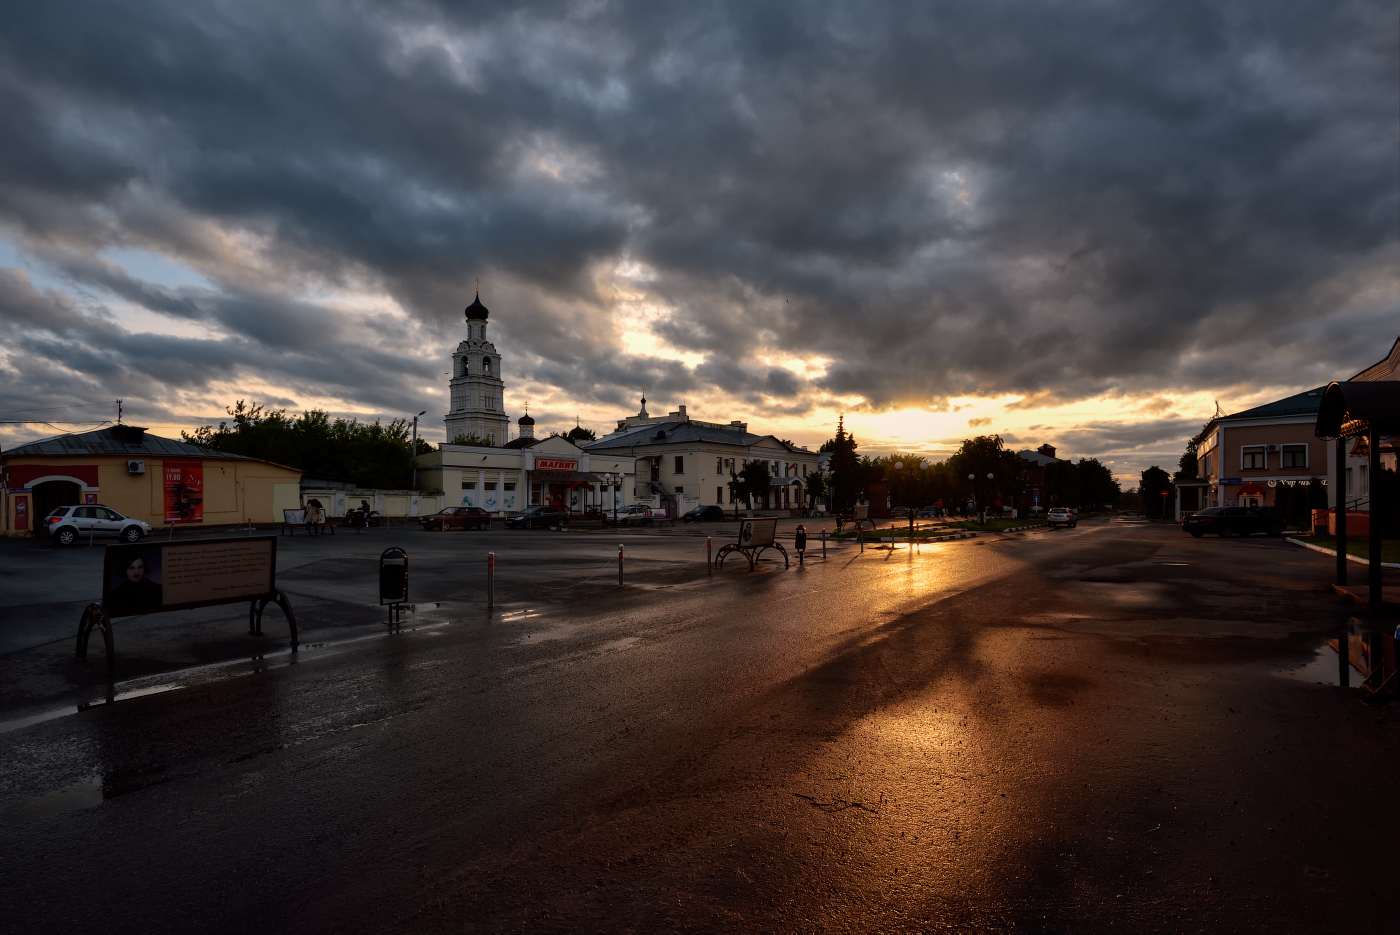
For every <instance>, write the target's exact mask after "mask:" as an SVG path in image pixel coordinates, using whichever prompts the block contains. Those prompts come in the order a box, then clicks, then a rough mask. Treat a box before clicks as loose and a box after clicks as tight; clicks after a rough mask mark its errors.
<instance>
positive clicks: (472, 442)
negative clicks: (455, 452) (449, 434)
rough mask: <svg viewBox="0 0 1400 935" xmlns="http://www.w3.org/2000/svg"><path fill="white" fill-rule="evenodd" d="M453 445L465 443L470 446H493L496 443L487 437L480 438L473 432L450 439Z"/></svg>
mask: <svg viewBox="0 0 1400 935" xmlns="http://www.w3.org/2000/svg"><path fill="white" fill-rule="evenodd" d="M451 443H452V444H454V445H467V446H469V447H472V448H495V447H496V445H495V443H494V442H492V441H491V440H490V439H489V438H482V437H481V436H480V435H478V434H476V433H475V432H470V433H468V434H466V435H458V436H457V437H455V438H453V439H452V442H451Z"/></svg>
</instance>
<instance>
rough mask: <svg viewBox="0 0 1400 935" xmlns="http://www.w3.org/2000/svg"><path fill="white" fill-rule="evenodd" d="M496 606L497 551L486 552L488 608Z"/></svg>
mask: <svg viewBox="0 0 1400 935" xmlns="http://www.w3.org/2000/svg"><path fill="white" fill-rule="evenodd" d="M495 606H496V553H495V552H487V553H486V609H487V610H490V609H491V608H493V607H495Z"/></svg>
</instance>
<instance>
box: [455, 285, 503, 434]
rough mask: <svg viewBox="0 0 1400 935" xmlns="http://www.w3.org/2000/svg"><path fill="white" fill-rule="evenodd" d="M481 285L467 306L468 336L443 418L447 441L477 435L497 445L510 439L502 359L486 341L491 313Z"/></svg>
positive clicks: (461, 346) (459, 347)
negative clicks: (450, 404)
mask: <svg viewBox="0 0 1400 935" xmlns="http://www.w3.org/2000/svg"><path fill="white" fill-rule="evenodd" d="M480 288H481V287H480V286H478V287H477V290H478V291H477V296H476V298H475V299H474V300H473V301H472V304H471V305H469V306H467V312H466V316H467V339H466V340H465V341H463V342H462V343H461V344H458V345H457V350H456V352H455V353H454V354H453V355H452V379H451V380H450V381H448V388H449V390H450V392H451V399H452V406H451V410H452V411H451V412H449V413H448V414H447V415H446V416H445V417H444V418H443V422H444V424H446V426H447V442H448V444H451V443H452V440H453V439H455V438H456V437H457V436H459V435H475V436H477V437H478V438H484V439H486V440H487V441H489V442H490V443H491V444H493V445H498V446H499V445H504V444H505V443H506V442H508V441H510V434H509V425H510V423H509V422H508V421H507V420H506V410H505V402H504V396H505V388H506V385H505V382H504V381H503V380H502V379H501V358H500V356H499V355H498V354H497V353H496V346H495V345H494V344H492V343H491V342H490V341H487V340H486V316H487V314H488V312H487V310H486V306H484V305H482V304H481V292H480Z"/></svg>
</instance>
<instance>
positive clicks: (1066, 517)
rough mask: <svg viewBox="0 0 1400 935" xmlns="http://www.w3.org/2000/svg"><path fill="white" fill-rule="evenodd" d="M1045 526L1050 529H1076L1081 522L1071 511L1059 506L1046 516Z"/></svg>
mask: <svg viewBox="0 0 1400 935" xmlns="http://www.w3.org/2000/svg"><path fill="white" fill-rule="evenodd" d="M1045 525H1047V526H1050V527H1055V526H1068V527H1069V528H1070V529H1074V528H1076V527H1077V526H1078V525H1079V520H1078V519H1076V518H1075V516H1074V514H1073V513H1071V512H1070V511H1069V510H1067V509H1065V508H1064V507H1062V506H1057V507H1055V508H1054V509H1052V510H1051V511H1050V512H1049V513H1046V514H1045Z"/></svg>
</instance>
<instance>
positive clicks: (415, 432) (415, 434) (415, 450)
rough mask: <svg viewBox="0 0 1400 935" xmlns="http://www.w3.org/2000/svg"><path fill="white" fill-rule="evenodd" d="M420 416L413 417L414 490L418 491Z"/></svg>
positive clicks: (419, 414)
mask: <svg viewBox="0 0 1400 935" xmlns="http://www.w3.org/2000/svg"><path fill="white" fill-rule="evenodd" d="M427 411H428V410H426V409H424V410H423V412H420V413H418V416H421V415H423V414H424V413H426V412H427ZM418 416H414V417H413V484H412V489H413V490H417V489H418Z"/></svg>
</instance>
